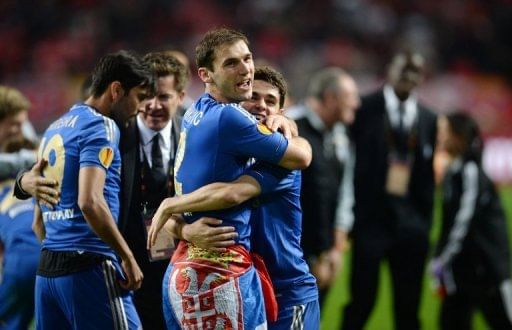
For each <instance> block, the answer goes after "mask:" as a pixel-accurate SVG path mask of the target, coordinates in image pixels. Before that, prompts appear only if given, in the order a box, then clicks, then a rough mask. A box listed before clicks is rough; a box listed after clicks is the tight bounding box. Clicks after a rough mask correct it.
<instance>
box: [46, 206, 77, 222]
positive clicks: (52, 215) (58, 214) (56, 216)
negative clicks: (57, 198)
mask: <svg viewBox="0 0 512 330" xmlns="http://www.w3.org/2000/svg"><path fill="white" fill-rule="evenodd" d="M74 216H75V210H73V209H63V210H57V211H46V212H43V221H44V222H48V221H55V220H66V219H71V218H73V217H74Z"/></svg>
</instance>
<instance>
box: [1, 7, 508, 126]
mask: <svg viewBox="0 0 512 330" xmlns="http://www.w3.org/2000/svg"><path fill="white" fill-rule="evenodd" d="M0 13H1V14H0V16H1V20H0V22H1V23H0V26H1V29H0V51H1V53H2V56H1V57H0V76H1V77H2V81H3V82H4V83H5V84H9V85H13V86H15V87H17V88H19V89H20V90H21V91H22V92H23V93H24V94H26V95H27V96H28V98H29V99H30V100H31V101H32V102H33V104H34V107H33V112H32V114H31V119H32V121H33V122H34V124H35V126H36V129H37V130H38V131H42V129H43V128H44V127H46V125H47V124H49V122H50V121H51V120H53V118H55V117H56V116H57V115H58V114H61V113H62V112H63V111H65V109H66V108H67V106H69V105H70V104H72V103H73V102H74V101H76V100H77V99H78V91H79V85H80V83H81V81H82V79H83V78H84V77H85V75H86V74H87V72H89V71H90V70H91V68H92V65H93V63H95V62H96V60H97V59H98V58H99V57H100V56H102V55H103V54H105V53H107V52H109V51H113V50H118V49H121V48H125V49H135V50H137V51H139V52H140V53H145V52H147V51H150V50H153V51H154V50H163V49H180V50H182V51H183V52H184V53H185V54H186V55H187V56H189V58H193V51H194V45H195V44H196V43H197V40H198V39H199V38H200V36H201V35H202V33H204V32H205V31H206V30H207V29H209V28H211V27H215V26H230V27H236V28H237V29H240V30H242V31H244V33H246V34H247V35H248V36H249V38H250V40H251V47H252V49H253V52H254V53H255V58H257V59H260V60H265V61H266V62H269V63H270V64H272V65H273V66H274V67H277V68H280V70H281V71H282V72H283V74H284V76H285V77H286V78H287V80H288V81H289V82H290V93H291V97H292V98H294V99H301V98H302V95H303V93H304V92H305V90H306V83H307V77H308V76H310V74H311V73H312V72H313V71H315V70H317V69H318V68H320V67H323V66H326V65H338V66H341V67H343V68H345V69H346V70H348V71H349V72H351V73H352V74H353V75H354V77H355V79H356V81H357V82H358V85H359V86H360V89H361V91H362V92H363V93H364V92H366V91H369V90H371V89H373V88H374V87H376V86H377V85H378V84H379V83H380V81H381V79H382V77H383V74H384V68H385V66H386V63H388V61H389V59H390V57H391V55H392V53H393V51H394V50H395V49H397V48H399V47H402V46H405V45H408V46H411V47H413V48H414V49H416V50H418V51H419V52H420V53H422V54H424V55H425V56H426V58H427V63H428V65H429V67H428V72H427V74H428V76H427V77H428V81H430V82H431V83H428V82H427V84H425V85H424V86H423V87H422V89H421V93H420V95H421V96H422V98H424V99H426V101H427V103H428V104H430V105H432V106H433V107H434V108H435V109H438V110H439V111H443V110H447V109H452V108H454V107H459V108H468V109H470V110H474V112H477V113H482V112H483V111H485V112H486V117H485V118H487V121H485V123H484V127H483V131H484V134H487V133H488V132H491V133H492V135H509V134H510V133H508V130H507V128H506V127H505V125H503V124H500V123H502V122H503V120H502V118H503V119H506V120H509V121H510V120H511V119H512V110H511V108H512V101H511V95H510V87H509V85H507V81H510V78H512V64H511V63H510V61H509V60H508V59H509V58H510V57H511V55H512V45H511V43H510V40H509V38H508V37H507V31H510V25H511V24H512V23H511V22H512V20H511V19H510V18H511V17H512V16H511V15H512V7H511V6H510V2H509V1H506V0H496V1H485V2H484V1H477V0H472V1H462V0H451V1H443V2H435V1H434V2H433V1H426V0H421V1H399V0H394V1H391V0H381V1H371V0H348V1H340V0H330V1H326V0H324V1H294V0H283V1H275V0H264V1H247V0H246V1H236V2H233V1H207V0H199V1H183V0H176V1H162V0H150V1H136V0H130V1H123V2H118V1H97V0H73V1H44V2H35V3H34V2H27V1H13V0H6V1H2V2H1V4H0ZM192 69H193V70H194V68H192ZM192 72H195V71H192ZM192 78H193V79H192V82H191V86H190V88H189V94H190V95H191V97H192V98H194V97H196V96H198V95H199V93H200V91H201V89H202V85H201V84H200V82H199V80H198V79H197V77H195V75H193V77H192ZM498 109H499V110H498ZM477 117H479V118H478V119H479V121H480V120H483V119H484V118H483V116H481V115H480V116H477ZM489 118H491V120H489Z"/></svg>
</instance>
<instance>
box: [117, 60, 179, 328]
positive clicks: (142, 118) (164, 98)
mask: <svg viewBox="0 0 512 330" xmlns="http://www.w3.org/2000/svg"><path fill="white" fill-rule="evenodd" d="M144 60H145V61H146V62H147V63H148V64H149V65H150V66H151V67H152V68H153V70H154V71H155V73H156V76H157V93H156V95H155V96H154V97H153V98H152V99H150V100H147V101H146V102H145V103H144V108H143V109H141V110H140V112H139V114H138V115H137V117H134V118H132V119H131V120H129V121H128V123H127V125H125V126H122V127H120V128H121V142H120V150H121V154H122V174H121V205H122V207H121V213H120V216H119V229H120V231H121V233H122V234H123V236H124V237H125V239H126V241H127V243H128V245H129V246H130V249H131V250H132V251H133V254H134V255H135V258H136V260H137V263H138V264H139V265H140V267H141V269H142V272H143V273H144V281H143V283H142V287H141V288H140V289H139V290H137V291H135V306H136V308H137V311H138V313H139V316H140V318H141V321H142V325H143V327H144V328H145V329H165V321H164V318H163V311H162V279H163V276H164V274H165V270H166V268H167V265H168V264H169V258H168V256H165V255H163V256H158V257H155V256H153V257H151V255H150V253H149V252H148V250H147V249H146V235H147V232H146V230H147V229H146V226H147V225H149V223H148V222H147V220H148V219H151V217H152V215H153V213H154V211H156V209H157V208H158V206H159V205H160V202H161V201H162V200H163V199H164V198H166V197H168V196H172V195H174V186H173V183H174V176H173V168H174V154H175V151H176V147H177V146H178V140H179V134H180V130H181V117H179V116H177V115H176V111H177V109H178V107H179V106H180V105H181V103H182V101H183V99H184V96H185V86H186V84H187V79H188V71H187V68H186V67H185V66H184V65H183V64H182V63H181V62H179V61H178V60H177V59H176V58H175V57H173V56H171V55H168V54H164V53H150V54H147V55H146V56H145V57H144ZM152 259H153V260H152Z"/></svg>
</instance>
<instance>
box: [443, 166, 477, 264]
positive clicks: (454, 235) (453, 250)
mask: <svg viewBox="0 0 512 330" xmlns="http://www.w3.org/2000/svg"><path fill="white" fill-rule="evenodd" d="M462 174H463V175H462V187H463V191H462V196H461V199H460V206H459V210H458V211H457V214H456V216H455V222H454V224H453V228H452V230H451V232H450V236H449V238H448V243H447V244H446V246H445V248H444V250H443V251H442V253H441V255H440V258H441V260H442V262H443V264H445V265H446V264H448V263H449V262H450V261H451V260H452V259H453V257H454V256H455V255H456V254H458V253H459V252H460V249H461V247H462V242H463V241H464V238H465V237H466V235H467V233H468V229H469V225H470V222H471V219H472V218H473V215H474V214H475V206H476V203H477V197H478V166H477V165H476V164H475V163H474V162H469V163H467V164H466V165H465V166H464V168H463V173H462Z"/></svg>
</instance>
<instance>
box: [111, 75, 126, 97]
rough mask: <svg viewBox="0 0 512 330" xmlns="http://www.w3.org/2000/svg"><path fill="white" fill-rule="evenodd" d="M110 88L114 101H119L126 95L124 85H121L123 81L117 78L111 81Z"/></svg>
mask: <svg viewBox="0 0 512 330" xmlns="http://www.w3.org/2000/svg"><path fill="white" fill-rule="evenodd" d="M109 89H110V95H111V96H112V101H114V102H115V101H118V100H119V99H120V98H121V97H123V95H124V89H123V86H121V83H120V82H119V81H117V80H116V81H113V82H112V83H110V86H109Z"/></svg>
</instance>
